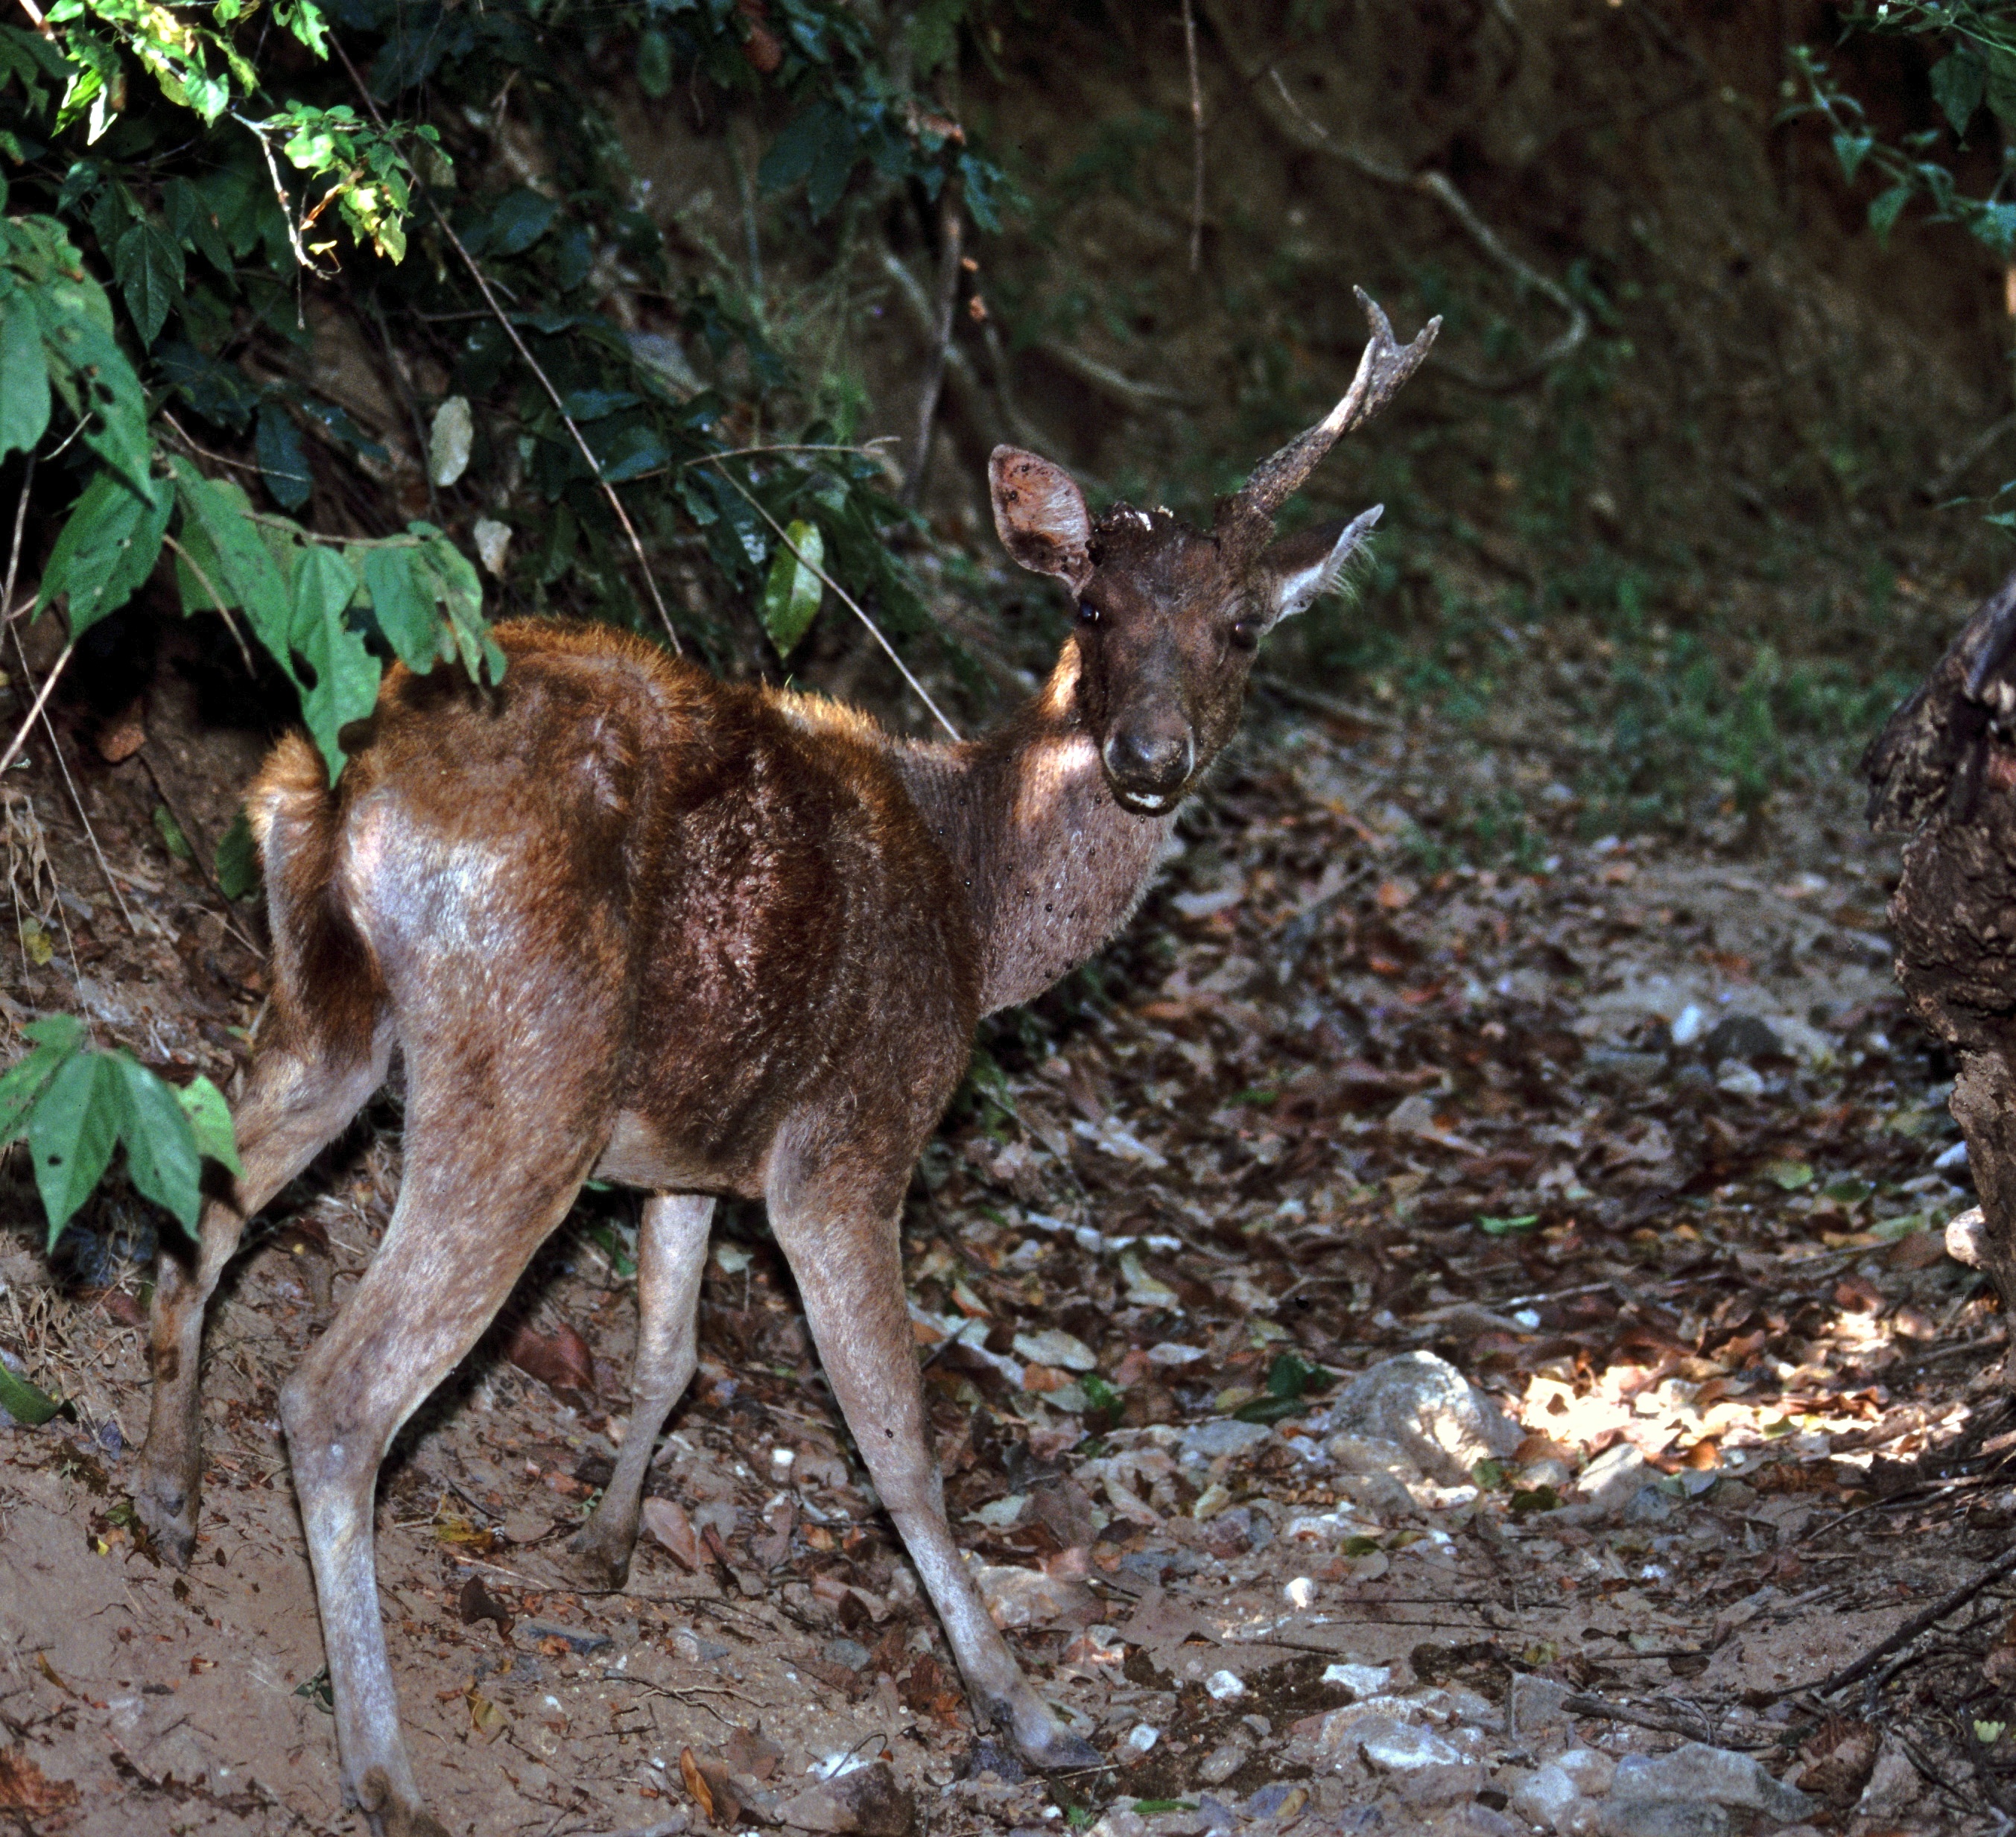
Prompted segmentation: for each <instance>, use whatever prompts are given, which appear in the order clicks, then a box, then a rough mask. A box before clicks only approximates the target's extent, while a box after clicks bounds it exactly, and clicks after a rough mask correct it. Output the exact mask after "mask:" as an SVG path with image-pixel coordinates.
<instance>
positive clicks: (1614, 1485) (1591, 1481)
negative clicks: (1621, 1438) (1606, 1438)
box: [1575, 1442, 1654, 1512]
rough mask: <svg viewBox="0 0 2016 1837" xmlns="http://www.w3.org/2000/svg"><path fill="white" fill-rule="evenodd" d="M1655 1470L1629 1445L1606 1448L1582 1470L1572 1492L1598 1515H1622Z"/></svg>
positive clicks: (1620, 1443) (1626, 1443) (1621, 1443)
mask: <svg viewBox="0 0 2016 1837" xmlns="http://www.w3.org/2000/svg"><path fill="white" fill-rule="evenodd" d="M1653 1472H1654V1469H1653V1468H1652V1466H1651V1464H1650V1463H1649V1462H1648V1461H1647V1460H1646V1458H1645V1457H1644V1456H1643V1454H1640V1452H1639V1451H1638V1450H1637V1449H1636V1448H1635V1447H1633V1446H1632V1444H1631V1443H1629V1442H1619V1443H1618V1444H1617V1445H1616V1447H1613V1448H1606V1449H1605V1450H1604V1451H1603V1452H1602V1453H1601V1454H1599V1455H1597V1458H1595V1459H1594V1460H1593V1461H1590V1462H1589V1465H1587V1466H1586V1467H1585V1468H1584V1469H1582V1477H1581V1478H1580V1479H1578V1480H1577V1481H1576V1482H1575V1490H1577V1491H1578V1492H1579V1493H1580V1494H1582V1497H1584V1498H1585V1499H1586V1500H1588V1501H1589V1502H1590V1503H1591V1504H1593V1505H1594V1506H1596V1508H1597V1509H1598V1510H1599V1511H1600V1512H1621V1511H1622V1510H1623V1508H1625V1506H1626V1505H1628V1504H1630V1503H1631V1501H1632V1500H1633V1497H1636V1494H1637V1492H1638V1490H1639V1488H1640V1487H1641V1486H1643V1485H1644V1484H1645V1483H1647V1480H1648V1479H1651V1476H1652V1474H1653Z"/></svg>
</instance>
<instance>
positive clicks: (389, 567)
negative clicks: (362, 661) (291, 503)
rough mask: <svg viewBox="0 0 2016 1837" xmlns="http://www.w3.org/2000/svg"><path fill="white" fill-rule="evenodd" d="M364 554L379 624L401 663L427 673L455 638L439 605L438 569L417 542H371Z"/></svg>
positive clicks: (367, 587)
mask: <svg viewBox="0 0 2016 1837" xmlns="http://www.w3.org/2000/svg"><path fill="white" fill-rule="evenodd" d="M353 552H355V551H353ZM362 557H363V562H364V587H365V591H366V592H368V593H369V595H371V609H372V610H373V612H374V613H376V614H377V615H378V629H379V630H380V631H382V632H383V633H384V634H385V638H386V642H387V643H389V644H390V645H391V647H392V649H393V650H394V652H396V653H397V655H398V659H399V661H400V662H401V663H404V664H405V666H406V667H407V668H408V669H409V670H413V671H414V672H416V674H419V675H422V676H424V675H426V674H427V672H428V671H429V670H431V669H433V668H434V665H435V663H437V661H438V660H440V659H441V657H442V656H445V655H447V654H448V647H449V645H451V644H452V642H453V640H452V638H450V636H449V634H448V631H446V630H445V628H444V627H443V625H442V623H441V615H440V614H439V613H437V612H436V611H435V609H434V571H433V570H432V569H430V567H428V566H427V561H426V559H425V558H424V557H423V555H422V554H421V553H420V551H419V548H405V547H385V548H366V549H364V550H363V551H362Z"/></svg>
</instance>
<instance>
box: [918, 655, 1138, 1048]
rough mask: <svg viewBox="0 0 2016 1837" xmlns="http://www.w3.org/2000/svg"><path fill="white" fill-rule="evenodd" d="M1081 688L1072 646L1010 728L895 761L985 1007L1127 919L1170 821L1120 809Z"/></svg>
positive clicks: (1091, 948) (1046, 975) (1030, 994)
mask: <svg viewBox="0 0 2016 1837" xmlns="http://www.w3.org/2000/svg"><path fill="white" fill-rule="evenodd" d="M1077 690H1078V648H1077V646H1076V645H1075V644H1074V645H1066V646H1065V648H1064V655H1063V656H1061V657H1060V658H1059V659H1058V660H1057V667H1056V669H1055V670H1053V671H1052V672H1051V673H1050V678H1049V681H1048V682H1046V684H1045V685H1043V687H1042V688H1041V689H1040V690H1039V692H1037V693H1036V695H1035V696H1034V697H1033V698H1031V700H1029V701H1028V703H1024V706H1022V707H1021V709H1019V710H1017V712H1016V714H1014V716H1013V717H1012V718H1011V719H1010V721H1008V722H1007V723H1006V724H1005V725H1004V726H1003V727H1002V728H999V729H998V730H997V731H996V732H993V733H992V734H989V735H987V736H986V737H985V738H984V739H979V740H974V741H970V742H967V743H966V744H964V745H963V746H949V747H935V746H932V747H925V746H919V747H915V748H911V749H907V750H905V754H904V756H903V757H902V760H900V762H899V766H900V769H901V770H902V772H903V775H904V777H905V779H906V780H907V781H908V782H909V787H910V791H911V795H912V796H913V797H914V798H915V799H916V803H917V806H918V807H919V809H920V811H922V812H923V815H924V818H925V820H926V821H927V822H928V823H929V824H930V825H931V829H933V831H934V832H935V834H936V835H937V836H938V840H939V843H940V845H941V847H943V848H944V849H945V852H946V853H947V854H949V856H950V857H952V861H953V864H954V865H955V866H956V868H958V870H959V875H960V877H961V879H963V882H964V883H965V885H966V887H967V890H968V895H969V897H970V899H971V901H972V909H973V916H974V927H975V929H976V930H977V933H978V934H979V942H980V948H981V962H982V964H983V965H984V974H983V978H982V983H981V1012H984V1013H988V1014H991V1013H992V1012H994V1011H995V1009H996V1008H1008V1007H1012V1006H1013V1005H1014V1004H1016V1003H1017V1002H1018V1001H1031V1000H1033V999H1034V998H1035V997H1036V996H1037V995H1039V994H1042V991H1043V990H1045V989H1046V988H1048V987H1049V986H1050V985H1051V984H1052V983H1054V982H1055V981H1057V979H1058V978H1059V977H1060V976H1063V975H1064V973H1065V972H1067V971H1068V970H1071V969H1075V968H1076V967H1077V966H1078V965H1079V964H1081V963H1082V962H1085V959H1086V958H1089V957H1090V956H1091V955H1092V954H1093V953H1094V952H1095V951H1097V950H1098V949H1099V947H1100V945H1102V944H1104V943H1105V942H1106V940H1107V939H1108V938H1110V937H1111V936H1113V934H1114V933H1115V932H1116V931H1118V929H1120V927H1121V926H1122V925H1124V924H1125V923H1126V922H1127V920H1128V919H1129V917H1130V916H1132V913H1133V911H1134V908H1136V906H1137V905H1139V904H1140V901H1141V896H1142V894H1143V893H1144V892H1146V891H1147V886H1148V882H1149V879H1150V876H1151V875H1153V873H1154V869H1155V865H1156V863H1157V861H1159V860H1160V858H1161V854H1162V850H1163V849H1164V847H1165V844H1166V843H1167V842H1168V837H1169V832H1170V829H1171V828H1172V825H1173V821H1174V819H1173V818H1170V817H1139V816H1135V815H1133V814H1131V813H1130V812H1129V811H1125V810H1123V809H1122V808H1121V807H1120V805H1119V804H1118V803H1116V802H1114V797H1113V793H1111V791H1110V790H1108V789H1107V785H1106V780H1105V778H1104V775H1103V774H1102V773H1101V771H1100V765H1099V757H1098V751H1097V749H1096V746H1094V744H1093V739H1092V736H1091V735H1089V733H1088V732H1086V731H1085V725H1084V723H1083V721H1082V719H1081V718H1080V717H1079V715H1078V694H1077Z"/></svg>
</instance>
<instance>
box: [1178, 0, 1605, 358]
mask: <svg viewBox="0 0 2016 1837" xmlns="http://www.w3.org/2000/svg"><path fill="white" fill-rule="evenodd" d="M1207 5H1209V6H1210V7H1211V23H1212V25H1213V27H1215V29H1216V31H1217V33H1218V35H1219V40H1220V41H1221V42H1222V44H1224V45H1226V47H1227V48H1228V49H1229V48H1230V47H1231V46H1232V44H1233V40H1232V38H1230V36H1229V34H1227V32H1226V27H1225V20H1224V17H1223V9H1222V7H1219V5H1216V4H1215V0H1207ZM1233 61H1234V67H1235V69H1237V67H1238V66H1239V63H1240V60H1239V59H1238V58H1237V54H1236V53H1235V54H1234V60H1233ZM1261 77H1262V71H1261V70H1260V69H1259V67H1257V66H1249V67H1247V69H1246V70H1244V72H1243V73H1242V80H1243V81H1244V82H1245V83H1246V84H1247V87H1248V88H1250V89H1251V91H1252V92H1253V94H1254V95H1255V97H1256V98H1257V99H1258V102H1259V103H1260V107H1261V111H1262V113H1264V114H1265V115H1266V116H1267V117H1268V118H1269V120H1271V121H1272V122H1273V124H1274V125H1275V127H1276V128H1278V129H1279V130H1280V131H1281V132H1282V133H1283V135H1286V136H1287V138H1289V139H1290V140H1292V141H1294V142H1295V143H1296V144H1297V145H1298V146H1302V147H1305V148H1307V149H1309V151H1310V152H1312V153H1324V154H1327V156H1329V157H1330V158H1331V159H1333V160H1341V161H1342V162H1343V163H1344V164H1345V165H1347V166H1348V167H1351V168H1352V171H1355V172H1362V173H1363V174H1365V176H1366V178H1375V179H1377V180H1378V182H1380V183H1381V185H1395V186H1401V187H1404V188H1405V189H1408V190H1409V191H1417V192H1424V193H1426V194H1427V196H1429V197H1431V198H1433V199H1434V200H1435V202H1436V203H1438V204H1440V205H1441V206H1442V208H1443V209H1444V210H1446V211H1448V212H1449V214H1450V215H1451V216H1452V217H1454V218H1455V219H1456V221H1457V223H1458V224H1460V225H1461V226H1462V228H1463V232H1464V233H1465V234H1466V235H1468V236H1469V237H1470V239H1471V241H1472V242H1474V243H1476V244H1477V246H1478V247H1479V248H1480V249H1481V250H1483V251H1484V253H1485V254H1486V255H1488V256H1489V257H1490V258H1491V259H1492V261H1495V262H1496V263H1497V264H1498V265H1499V267H1500V268H1503V269H1504V270H1505V271H1506V272H1507V273H1508V274H1510V275H1511V276H1512V277H1513V278H1514V279H1515V280H1517V281H1518V282H1520V283H1521V285H1522V286H1528V287H1531V288H1532V289H1533V291H1534V292H1535V293H1538V294H1539V295H1541V296H1542V297H1543V298H1544V299H1546V300H1548V301H1549V302H1550V304H1553V305H1554V306H1555V307H1558V308H1559V309H1560V310H1561V311H1562V312H1563V313H1564V314H1566V315H1567V316H1568V326H1567V329H1565V330H1564V331H1563V332H1562V333H1561V336H1559V337H1558V338H1557V339H1556V340H1554V341H1553V343H1551V344H1550V345H1548V346H1547V347H1546V349H1545V350H1544V351H1541V352H1540V354H1539V355H1538V356H1537V357H1536V358H1534V359H1533V361H1532V362H1531V363H1530V364H1528V365H1526V366H1525V368H1523V369H1520V370H1517V371H1514V372H1510V373H1508V374H1507V375H1506V376H1485V375H1483V374H1482V373H1481V372H1477V371H1474V370H1472V369H1471V368H1470V367H1469V366H1468V365H1466V364H1463V363H1462V362H1460V361H1458V360H1457V359H1456V358H1453V357H1451V356H1450V355H1449V354H1448V352H1447V351H1438V352H1437V353H1436V354H1435V358H1434V359H1433V361H1435V362H1436V363H1438V364H1439V365H1441V366H1442V368H1444V369H1445V370H1446V371H1448V372H1449V374H1450V375H1451V376H1454V377H1455V378H1456V380H1457V381H1458V382H1460V383H1467V385H1469V386H1470V387H1471V388H1473V389H1476V390H1484V391H1486V392H1488V393H1491V394H1502V393H1504V392H1506V391H1507V390H1514V389H1521V388H1524V387H1525V386H1526V385H1527V384H1528V383H1533V382H1537V381H1538V380H1539V378H1541V377H1542V376H1545V375H1546V373H1547V372H1548V371H1550V370H1551V369H1552V368H1553V367H1554V366H1555V365H1557V364H1558V363H1560V362H1561V361H1563V360H1564V358H1568V357H1570V356H1571V355H1572V354H1574V353H1575V351H1579V349H1580V348H1581V347H1582V344H1583V343H1584V342H1585V341H1586V340H1587V339H1588V337H1589V313H1588V311H1587V309H1586V307H1583V305H1582V303H1581V302H1580V301H1579V300H1577V299H1576V298H1575V297H1574V295H1573V294H1571V293H1569V292H1568V289H1566V288H1565V287H1564V286H1562V285H1561V282H1558V281H1557V280H1555V279H1553V278H1552V276H1550V275H1544V274H1543V273H1541V272H1540V271H1539V269H1538V268H1534V267H1533V266H1532V264H1529V263H1528V262H1526V261H1522V260H1521V258H1520V257H1518V256H1517V255H1515V254H1514V253H1513V252H1512V251H1511V250H1510V249H1509V248H1507V246H1506V245H1505V243H1503V241H1502V240H1501V239H1499V235H1498V234H1497V232H1496V231H1495V230H1493V229H1492V228H1491V226H1490V225H1489V224H1487V223H1486V222H1485V221H1484V219H1483V218H1482V217H1479V216H1478V214H1477V213H1476V212H1475V211H1474V210H1472V209H1471V206H1470V203H1469V201H1468V200H1467V199H1465V198H1464V196H1463V194H1462V193H1461V192H1459V191H1458V190H1457V189H1456V187H1455V186H1454V185H1452V184H1451V183H1450V182H1449V178H1448V175H1447V174H1445V173H1441V172H1437V171H1432V170H1431V171H1424V172H1409V171H1407V170H1406V168H1405V167H1400V166H1395V165H1391V164H1388V162H1387V161H1385V160H1379V159H1375V158H1374V157H1373V156H1372V155H1371V154H1370V153H1366V152H1365V151H1364V149H1363V148H1361V147H1358V146H1353V145H1352V143H1351V142H1348V141H1345V140H1339V139H1337V138H1336V137H1335V136H1334V135H1332V134H1331V133H1330V130H1329V129H1328V128H1325V127H1324V126H1323V124H1321V123H1320V122H1318V121H1313V120H1311V119H1310V118H1309V116H1307V115H1306V114H1305V113H1303V112H1302V110H1301V106H1300V105H1299V104H1298V102H1296V100H1295V99H1294V96H1293V95H1291V94H1290V93H1289V92H1288V86H1287V84H1286V83H1285V82H1284V81H1283V80H1282V77H1281V73H1280V70H1278V69H1276V68H1275V67H1273V66H1272V65H1269V66H1267V67H1265V81H1264V82H1263V81H1261V80H1260V79H1261Z"/></svg>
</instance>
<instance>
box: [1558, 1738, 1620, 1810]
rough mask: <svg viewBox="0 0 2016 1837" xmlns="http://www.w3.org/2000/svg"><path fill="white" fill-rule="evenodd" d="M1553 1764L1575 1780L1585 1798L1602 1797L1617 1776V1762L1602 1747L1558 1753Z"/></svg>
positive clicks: (1577, 1788) (1578, 1790)
mask: <svg viewBox="0 0 2016 1837" xmlns="http://www.w3.org/2000/svg"><path fill="white" fill-rule="evenodd" d="M1553 1764H1554V1765H1555V1766H1556V1767H1559V1768H1560V1769H1561V1771H1562V1772H1563V1773H1564V1774H1567V1775H1568V1778H1570V1779H1571V1780H1572V1781H1574V1782H1575V1790H1576V1791H1577V1792H1579V1793H1580V1794H1581V1795H1582V1797H1583V1798H1585V1799H1600V1798H1601V1797H1602V1796H1604V1793H1606V1792H1608V1791H1609V1790H1610V1782H1611V1781H1612V1780H1613V1779H1615V1778H1616V1777H1617V1763H1616V1762H1615V1761H1614V1760H1611V1757H1610V1756H1608V1755H1607V1754H1606V1753H1604V1751H1603V1750H1602V1749H1600V1748H1571V1749H1568V1752H1567V1753H1564V1754H1557V1755H1556V1756H1554V1760H1553Z"/></svg>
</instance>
